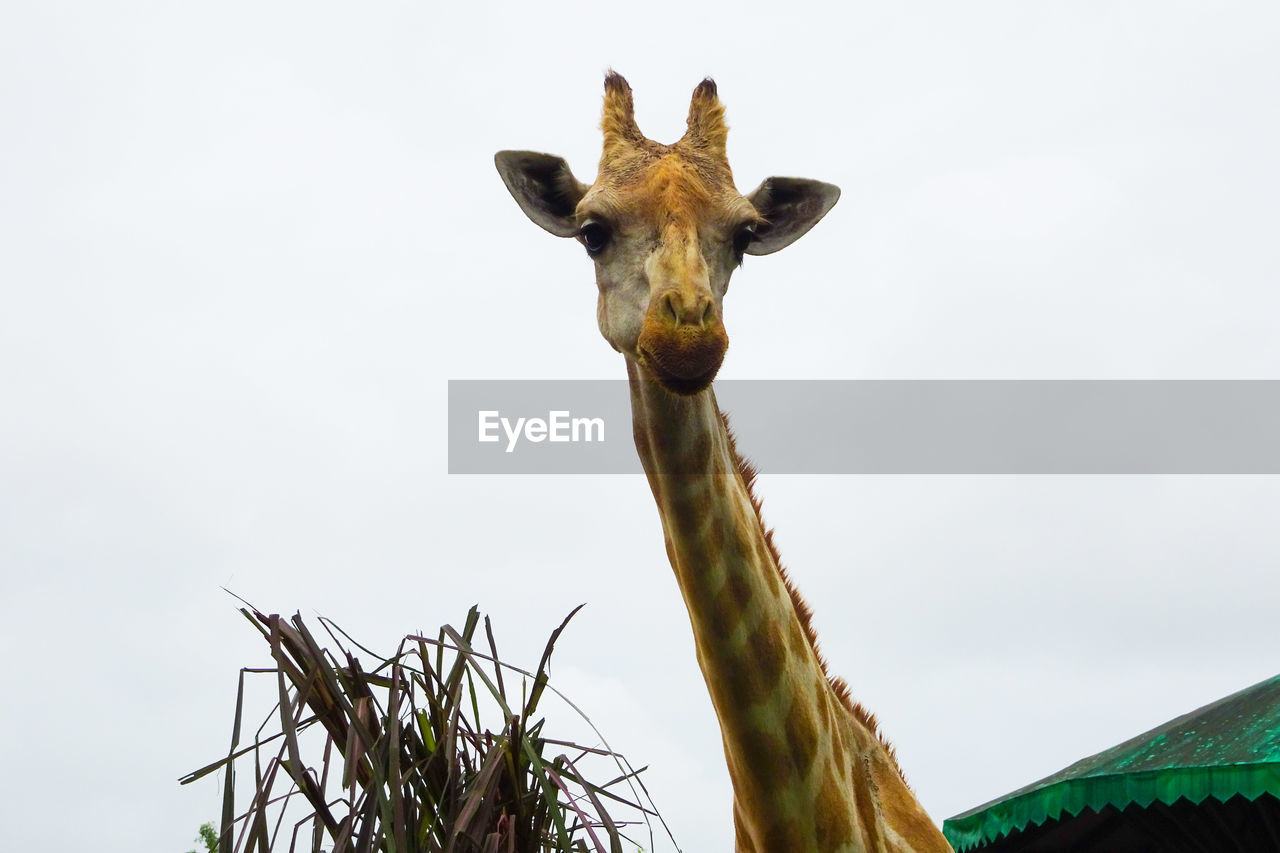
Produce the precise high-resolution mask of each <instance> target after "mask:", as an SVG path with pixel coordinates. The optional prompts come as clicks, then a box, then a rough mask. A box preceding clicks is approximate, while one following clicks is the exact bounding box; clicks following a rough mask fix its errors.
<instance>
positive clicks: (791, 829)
mask: <svg viewBox="0 0 1280 853" xmlns="http://www.w3.org/2000/svg"><path fill="white" fill-rule="evenodd" d="M810 843H811V842H810V841H809V834H808V832H806V831H805V827H804V824H803V823H802V822H801V821H799V820H797V819H796V818H794V817H787V816H782V817H779V818H778V819H776V820H774V821H773V822H772V823H770V824H769V825H768V826H767V827H765V831H764V849H765V850H768V851H769V852H770V853H774V851H778V853H782V851H789V850H804V849H805V848H807V847H809V846H810ZM823 849H828V848H823Z"/></svg>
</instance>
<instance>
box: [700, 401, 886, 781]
mask: <svg viewBox="0 0 1280 853" xmlns="http://www.w3.org/2000/svg"><path fill="white" fill-rule="evenodd" d="M720 420H721V422H722V423H723V424H724V431H725V436H726V437H727V438H728V441H729V452H730V453H731V454H732V455H733V461H734V465H735V467H736V468H737V469H738V476H740V477H741V478H742V483H743V485H744V486H745V487H746V489H747V497H748V498H750V499H751V508H752V510H754V511H755V514H756V521H757V522H758V523H759V524H760V529H761V530H763V531H764V541H765V543H766V544H767V545H768V546H769V553H770V554H771V555H772V556H773V565H774V567H775V568H777V570H778V574H779V575H781V576H782V584H783V586H785V587H786V589H787V594H788V595H789V596H791V605H792V607H794V608H795V611H796V618H797V619H799V620H800V625H801V627H803V628H804V634H805V636H806V637H808V638H809V645H810V646H811V647H812V648H813V653H814V655H816V656H817V658H818V666H819V667H821V669H822V675H823V677H824V678H825V679H826V680H827V684H829V685H830V686H831V690H832V692H834V693H835V695H836V697H837V698H838V699H839V700H840V702H841V704H842V705H844V707H845V709H846V710H848V712H849V713H850V714H852V715H853V717H854V719H856V720H857V721H858V722H860V723H862V725H864V726H866V728H867V730H868V731H869V732H871V734H872V736H873V737H875V739H876V740H877V741H879V742H880V745H881V746H883V747H884V749H885V752H886V753H888V755H889V760H890V761H891V762H892V763H893V767H894V769H895V770H897V771H898V775H899V776H900V777H901V778H902V781H903V784H906V783H907V777H906V774H905V773H903V772H902V766H901V765H900V764H899V763H898V754H897V750H895V749H894V747H893V744H891V743H890V742H889V740H888V739H887V738H886V737H885V735H884V733H883V732H882V731H881V730H880V721H879V720H877V719H876V715H875V714H873V713H872V712H871V711H870V710H868V709H867V707H866V706H865V705H863V704H862V703H861V702H858V701H856V700H855V699H854V698H853V696H852V695H851V694H850V692H849V684H848V682H846V681H845V680H844V679H843V678H840V677H839V676H832V675H831V673H830V671H829V670H828V669H827V659H826V658H825V657H824V656H823V654H822V649H821V648H820V647H819V645H818V633H817V631H815V630H814V628H813V611H812V610H810V609H809V604H808V603H807V602H806V601H805V600H804V598H803V597H801V595H800V591H799V590H798V589H796V586H795V584H794V583H792V581H791V577H790V576H789V575H788V574H787V569H786V567H785V566H783V564H782V555H781V554H780V553H778V545H777V543H776V542H774V541H773V528H771V527H769V526H767V525H766V524H765V523H764V514H763V512H762V509H761V508H762V506H763V503H762V501H761V500H760V498H759V497H758V496H757V495H756V491H755V482H756V474H757V473H758V472H757V471H756V467H755V466H754V465H753V464H751V461H750V460H749V459H747V458H746V457H745V456H743V455H742V454H741V453H739V452H738V446H737V442H736V440H735V439H734V435H733V428H732V427H731V426H730V425H729V416H728V415H727V414H725V413H724V412H721V413H720ZM908 787H910V786H909V785H908Z"/></svg>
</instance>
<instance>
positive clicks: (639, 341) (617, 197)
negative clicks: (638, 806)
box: [495, 71, 951, 853]
mask: <svg viewBox="0 0 1280 853" xmlns="http://www.w3.org/2000/svg"><path fill="white" fill-rule="evenodd" d="M687 125H688V130H687V132H686V133H685V134H684V136H683V137H681V139H680V140H679V141H678V142H676V143H675V144H673V145H663V144H659V143H657V142H654V141H652V140H650V139H648V138H646V137H645V136H644V134H642V133H641V132H640V129H639V127H638V126H637V124H636V121H635V116H634V102H633V99H632V93H631V87H630V86H629V85H628V83H627V81H626V80H625V79H623V77H622V76H621V75H619V74H617V73H615V72H613V71H610V72H609V73H608V74H607V75H606V77H605V96H604V111H603V118H602V121H601V127H602V130H603V132H604V148H603V153H602V155H601V158H600V164H599V171H598V175H597V177H596V180H595V182H594V183H593V184H590V185H587V184H583V183H581V182H580V181H578V180H577V179H576V178H575V177H574V176H573V173H572V172H571V171H570V169H569V166H568V164H567V163H566V162H565V161H564V160H563V159H561V158H559V157H555V156H552V155H549V154H540V153H536V152H531V151H501V152H499V153H498V154H497V155H496V156H495V164H496V166H497V168H498V172H499V174H500V175H501V177H502V179H503V182H504V183H505V184H506V186H507V189H508V190H509V191H510V192H511V194H512V196H513V197H514V198H515V200H516V202H517V203H518V204H519V205H520V207H521V209H523V211H524V212H525V214H526V215H527V216H528V217H529V218H530V219H532V220H533V222H534V223H536V224H537V225H539V226H541V227H542V228H544V229H545V230H547V231H549V232H551V233H552V234H555V235H557V236H559V237H572V238H576V239H577V240H578V242H580V243H581V244H582V245H583V247H584V248H585V249H586V252H587V255H588V256H589V257H590V258H591V259H592V260H593V261H594V263H595V269H596V283H597V285H598V290H599V294H598V302H597V319H598V322H599V326H600V331H601V333H602V334H603V335H604V338H605V340H606V341H608V343H609V344H610V345H611V346H612V347H613V348H614V349H615V350H618V351H619V352H621V353H622V354H623V356H624V358H625V361H626V366H627V376H628V380H629V385H630V389H631V407H632V416H633V423H632V429H633V434H634V439H635V445H636V450H637V453H638V454H639V456H640V460H641V463H642V465H643V468H644V471H645V474H646V476H647V479H648V482H649V486H650V489H651V491H652V492H653V496H654V500H655V501H656V503H657V506H658V514H659V517H660V519H661V522H662V529H663V534H664V540H665V544H666V550H667V556H668V558H669V560H670V562H671V567H672V569H674V571H675V575H676V581H677V584H678V586H679V588H680V592H681V595H682V596H683V599H684V602H685V605H686V608H687V610H688V615H689V620H690V623H691V625H692V627H693V636H694V642H695V647H696V653H697V659H698V664H699V666H700V668H701V670H702V674H703V677H704V679H705V681H706V684H707V689H708V692H709V693H710V696H711V702H712V706H713V707H714V710H715V713H716V716H717V718H718V720H719V723H720V732H721V737H722V741H723V746H724V755H725V761H726V763H727V764H728V769H729V777H730V780H731V782H732V785H733V818H734V828H735V839H736V840H735V848H736V850H737V853H802V851H811V853H836V852H837V851H842V853H843V851H858V853H872V852H873V851H877V852H878V851H912V853H925V851H930V853H932V851H950V850H951V847H950V846H949V845H948V844H947V842H946V840H945V839H944V838H943V836H942V833H941V832H939V831H938V828H937V826H936V825H934V823H933V822H932V821H931V820H930V819H929V816H928V815H927V814H926V813H925V811H924V809H923V808H922V807H921V806H920V804H919V803H918V802H917V801H916V799H915V796H914V795H913V793H912V792H911V789H910V788H909V787H908V786H907V784H906V781H905V779H904V777H903V775H902V773H901V771H900V769H899V767H898V764H897V760H896V758H895V756H894V752H893V749H892V748H891V747H890V746H889V745H888V743H887V741H885V740H884V739H883V738H882V737H881V736H880V734H879V732H878V730H877V724H876V720H875V717H874V716H873V715H872V714H871V713H869V712H868V711H867V710H866V709H865V708H863V707H862V706H861V705H860V704H858V703H856V702H854V701H853V700H852V699H851V698H850V695H849V691H848V687H847V685H846V684H845V682H844V681H843V680H841V679H839V678H831V677H829V676H828V674H827V668H826V663H825V661H824V660H823V658H822V655H821V654H820V653H819V651H818V646H817V639H816V635H815V633H814V630H813V628H812V626H811V624H810V613H809V609H808V607H807V605H806V604H805V603H804V601H803V600H802V599H801V598H800V596H799V594H798V593H797V592H796V590H795V587H794V586H793V585H792V584H791V582H790V580H789V579H788V577H787V573H786V571H785V570H784V569H783V566H782V563H781V561H780V559H779V556H778V553H777V550H776V549H775V548H774V545H773V534H772V531H771V530H769V529H768V528H766V527H765V525H764V523H763V521H762V519H761V515H760V502H759V500H758V499H757V498H756V497H755V495H754V493H753V489H752V486H753V481H754V478H755V472H754V470H753V469H752V468H751V466H750V464H749V463H747V462H746V461H745V460H744V459H743V458H742V457H741V456H739V455H738V453H737V450H736V449H735V447H734V439H733V434H732V432H731V431H730V429H729V425H728V421H727V419H726V418H725V417H724V416H723V415H722V414H721V412H720V410H719V408H718V406H717V405H716V399H715V394H714V392H713V390H712V388H711V382H712V380H713V379H714V377H715V375H716V372H717V371H718V370H719V368H720V365H721V362H722V361H723V359H724V355H725V351H726V350H727V348H728V345H729V339H728V336H727V334H726V332H725V327H724V323H723V320H722V317H723V303H724V296H725V291H726V289H727V287H728V283H729V277H730V275H731V274H732V273H733V271H734V269H735V268H736V267H738V266H739V265H740V264H741V263H742V259H743V256H744V255H766V254H769V253H772V252H776V251H778V250H779V249H782V248H784V247H785V246H788V245H790V244H791V243H792V242H794V241H795V240H797V239H798V238H799V237H801V236H802V235H803V234H805V233H806V232H807V231H808V230H809V229H810V228H812V227H813V226H814V225H815V224H816V223H817V222H818V220H820V219H821V218H822V217H823V216H824V215H826V213H827V211H829V210H830V209H831V207H832V206H833V205H834V204H835V203H836V201H837V199H838V198H839V195H840V191H839V189H837V188H836V187H835V186H833V185H831V184H826V183H822V182H819V181H812V180H807V179H800V178H780V177H774V178H768V179H766V180H765V181H764V182H763V183H762V184H761V185H760V186H759V188H757V189H756V190H755V191H753V192H752V193H750V194H749V195H746V196H743V195H741V194H739V193H738V191H737V190H736V189H735V187H734V183H733V175H732V173H731V171H730V169H729V163H728V160H727V158H726V154H725V142H726V137H727V132H728V128H727V125H726V124H725V120H724V108H723V106H722V105H721V103H720V100H719V96H718V94H717V90H716V85H715V83H714V82H713V81H712V80H711V79H706V80H703V81H702V83H700V84H699V85H698V87H697V88H696V89H695V90H694V92H693V98H692V101H691V103H690V106H689V115H688V122H687Z"/></svg>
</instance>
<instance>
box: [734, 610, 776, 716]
mask: <svg viewBox="0 0 1280 853" xmlns="http://www.w3.org/2000/svg"><path fill="white" fill-rule="evenodd" d="M750 646H751V648H750V652H751V656H752V660H751V663H753V664H754V669H753V671H752V673H751V678H749V679H748V680H747V684H748V685H750V689H749V693H750V695H749V696H744V697H743V699H744V700H745V701H747V702H748V703H749V704H752V705H756V704H759V703H761V702H763V701H764V700H765V699H767V698H768V697H769V695H770V694H771V693H772V692H773V690H774V687H775V686H776V685H777V683H778V678H779V676H781V675H782V667H783V665H784V664H785V663H786V652H785V650H784V649H783V648H782V642H781V640H780V638H779V637H778V635H777V634H776V633H774V631H773V630H772V628H771V627H770V626H769V625H768V624H766V625H762V626H761V627H760V628H758V629H757V630H756V631H754V632H752V634H751V639H750Z"/></svg>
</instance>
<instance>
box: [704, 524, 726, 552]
mask: <svg viewBox="0 0 1280 853" xmlns="http://www.w3.org/2000/svg"><path fill="white" fill-rule="evenodd" d="M723 554H724V522H721V521H716V522H712V524H711V529H710V530H708V531H707V555H708V556H709V557H710V558H711V559H712V560H719V559H720V558H721V556H722V555H723Z"/></svg>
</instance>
